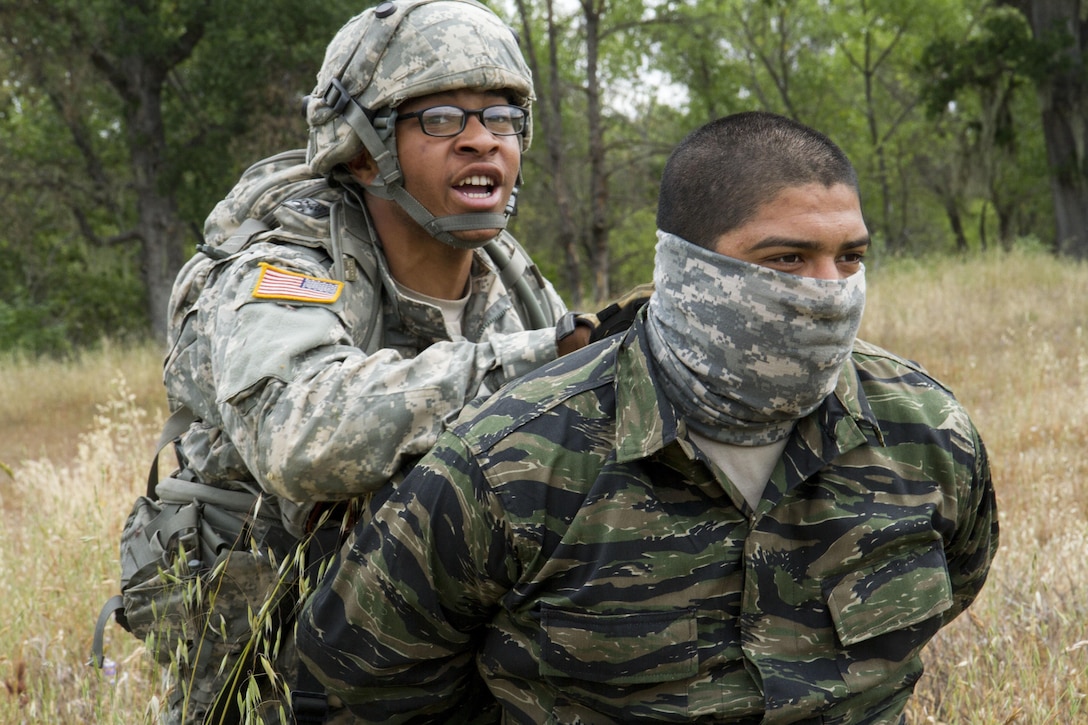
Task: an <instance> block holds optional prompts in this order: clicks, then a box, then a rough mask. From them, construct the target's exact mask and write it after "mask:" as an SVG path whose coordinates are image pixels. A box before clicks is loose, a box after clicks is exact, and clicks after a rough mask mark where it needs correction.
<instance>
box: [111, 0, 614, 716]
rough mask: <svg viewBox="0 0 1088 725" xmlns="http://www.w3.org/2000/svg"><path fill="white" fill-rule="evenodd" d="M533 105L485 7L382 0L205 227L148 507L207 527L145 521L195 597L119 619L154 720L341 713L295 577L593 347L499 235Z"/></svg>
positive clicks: (453, 1) (512, 52)
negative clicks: (487, 415)
mask: <svg viewBox="0 0 1088 725" xmlns="http://www.w3.org/2000/svg"><path fill="white" fill-rule="evenodd" d="M532 98H533V89H532V79H531V76H530V73H529V70H528V68H527V67H526V65H525V63H524V60H523V59H522V57H521V54H520V51H519V50H518V46H517V40H516V38H515V36H514V34H513V32H512V30H511V29H510V28H509V27H508V26H506V25H505V24H503V23H502V22H501V21H500V20H499V19H498V18H497V17H496V16H495V15H494V14H493V13H491V11H489V10H488V9H486V8H485V7H484V6H483V5H480V4H479V3H477V2H475V1H474V0H396V2H386V3H383V4H382V5H379V6H378V7H376V8H372V9H369V10H366V11H365V12H363V13H361V14H359V15H358V16H356V17H354V18H352V19H351V20H350V21H349V22H348V23H347V24H346V25H345V26H344V27H343V28H342V29H341V30H340V32H339V33H338V34H337V35H336V36H335V38H334V39H333V40H332V42H331V43H330V45H329V47H328V51H327V54H326V57H325V60H324V63H323V64H322V66H321V69H320V72H319V73H318V77H317V84H316V87H315V88H314V90H313V93H312V94H311V95H310V96H309V97H308V103H307V110H306V115H307V121H308V125H309V129H310V131H309V143H308V147H307V149H306V151H305V153H304V154H303V153H302V152H301V151H297V152H287V153H285V154H281V155H279V156H276V157H272V158H270V159H266V160H264V161H262V162H260V163H258V164H256V165H254V166H253V167H251V168H250V169H249V170H248V171H247V172H246V173H245V174H244V175H243V177H242V179H241V180H240V181H239V183H238V184H237V185H236V187H235V188H234V190H232V192H231V193H230V194H229V195H228V196H227V198H226V199H224V200H223V201H222V202H220V204H219V205H218V206H217V207H216V208H215V210H213V212H212V213H211V215H210V216H209V217H208V220H207V222H206V225H205V243H204V245H203V246H201V247H200V253H199V254H197V255H196V256H195V257H194V258H193V259H192V260H190V262H189V263H188V264H187V265H186V266H185V268H184V269H183V270H182V272H181V273H180V275H179V277H178V279H177V282H176V283H175V288H174V291H173V294H172V299H171V306H170V325H169V329H170V352H169V354H168V356H167V359H166V364H165V372H164V381H165V385H166V389H167V393H168V397H169V400H170V404H171V409H172V411H173V415H172V416H171V422H170V423H169V424H168V427H167V431H166V432H165V434H164V440H173V442H174V448H175V452H176V454H177V458H178V461H179V463H180V467H179V468H178V470H176V471H175V472H174V473H173V474H172V475H171V476H169V477H167V478H166V479H164V480H162V481H160V482H158V484H157V488H156V489H155V490H154V491H153V495H152V496H150V497H149V498H151V499H156V500H157V502H158V503H157V505H162V506H163V510H164V511H169V510H174V509H170V508H169V506H171V505H174V506H175V508H176V507H177V506H184V505H186V504H188V503H192V502H196V503H197V504H199V507H198V508H199V510H200V511H201V512H202V513H201V514H199V516H202V517H203V519H202V520H201V521H200V522H199V523H198V524H196V525H195V528H191V529H186V528H184V526H188V525H189V524H184V525H183V524H182V523H179V522H178V518H179V517H177V516H172V517H167V514H166V513H163V514H162V515H161V517H160V518H162V521H161V522H160V523H158V524H156V523H154V522H152V524H148V525H146V526H144V527H143V529H142V531H143V533H145V534H147V532H148V531H151V530H152V529H154V530H155V532H157V533H155V534H154V535H147V536H146V538H149V539H154V540H156V541H159V542H161V544H163V546H162V548H163V549H165V550H166V553H165V554H164V555H163V556H164V557H165V559H164V561H165V562H166V564H169V565H170V566H173V567H174V568H173V569H172V577H173V580H181V581H183V582H184V581H189V582H190V584H192V583H193V582H196V583H199V585H200V586H199V587H195V586H190V589H189V591H190V592H192V591H196V592H197V594H196V595H195V597H190V599H189V600H186V601H185V602H184V603H183V604H179V603H178V598H177V596H175V595H174V594H169V595H168V594H164V593H163V592H166V591H168V590H169V587H166V586H165V585H164V580H163V581H160V580H155V581H152V582H151V583H150V584H149V586H148V587H145V588H143V589H141V588H140V587H130V588H129V590H127V591H126V578H125V577H124V576H123V577H122V590H123V592H125V594H124V596H125V597H126V599H125V601H126V607H125V609H126V610H127V618H128V623H129V625H130V626H133V628H134V629H133V631H134V632H138V634H141V635H142V636H145V637H146V636H147V635H148V633H154V635H155V637H154V638H148V639H147V641H148V642H149V645H151V648H152V651H153V652H155V654H156V656H157V657H158V658H159V660H160V661H161V662H163V663H164V664H165V665H166V666H167V667H168V671H169V673H170V675H171V677H172V679H173V682H174V685H175V686H174V688H173V691H172V695H171V699H170V703H169V706H168V708H167V712H165V714H164V715H163V717H162V719H163V721H165V722H179V723H180V722H186V723H199V722H205V721H206V722H213V721H214V722H221V721H227V722H230V721H241V720H245V719H247V718H248V717H250V716H252V715H255V716H256V717H258V718H260V719H261V721H266V720H267V721H284V722H291V721H297V722H350V719H347V720H345V719H343V718H345V717H349V716H347V715H346V714H345V713H343V712H339V711H338V710H337V708H336V703H335V702H333V703H331V704H329V703H327V702H326V700H325V699H324V698H323V697H322V695H321V693H320V692H319V691H314V690H313V688H312V686H313V685H315V684H316V681H313V680H309V679H307V677H306V673H305V670H300V668H299V667H298V663H297V657H296V656H295V654H294V646H293V634H292V632H293V620H292V613H293V612H294V611H295V610H296V609H297V605H298V602H299V599H300V595H299V587H300V585H302V586H304V584H305V581H306V574H305V572H304V569H305V566H306V565H309V566H312V567H314V568H316V565H317V564H319V563H320V562H321V561H322V560H324V559H325V558H327V557H328V556H329V555H330V554H331V552H333V551H335V550H336V549H337V548H338V546H339V545H340V534H341V531H346V530H347V529H348V528H349V526H348V524H350V522H351V521H352V520H353V518H355V517H357V516H359V515H361V511H362V510H363V509H364V508H365V505H364V503H363V502H364V501H365V500H366V499H367V498H368V497H371V496H373V497H374V498H376V499H377V498H382V497H384V495H385V490H386V489H388V488H389V486H387V485H386V484H387V483H388V482H390V481H391V480H393V481H395V480H398V479H399V478H400V477H402V476H403V474H404V473H405V472H406V471H407V469H408V468H410V467H411V466H412V465H413V464H414V462H415V461H417V460H418V459H419V457H420V456H422V455H423V454H424V453H425V452H426V451H427V450H428V449H429V448H430V447H431V446H432V445H433V444H434V443H435V440H436V439H437V437H438V434H439V433H440V431H441V430H442V428H443V425H444V424H445V423H446V422H447V421H449V420H451V419H452V418H453V417H455V416H456V415H457V414H458V413H459V412H460V410H461V408H462V407H463V406H464V405H465V404H466V403H467V402H468V401H470V400H472V399H473V398H475V397H477V396H479V395H483V394H487V393H490V392H492V391H495V390H497V389H498V388H499V386H501V385H502V384H503V383H505V382H506V381H508V380H511V379H512V378H514V377H517V376H519V375H522V374H524V373H526V372H528V371H530V370H532V369H535V368H536V367H538V366H540V365H541V364H543V363H546V362H549V361H551V360H553V359H555V358H556V357H557V356H558V355H560V354H562V353H564V352H567V351H569V350H573V349H576V348H578V347H581V346H582V345H584V344H585V342H586V340H587V339H588V337H589V334H590V331H591V329H592V326H593V322H592V316H589V318H582V320H581V322H582V324H578V321H576V320H575V319H574V317H573V315H572V313H568V312H567V311H566V309H565V307H564V305H563V303H562V301H561V300H560V298H559V297H558V295H557V294H556V292H555V290H554V289H553V287H552V285H551V284H550V283H549V282H547V281H546V280H545V279H543V277H541V276H540V274H539V273H538V272H537V270H536V268H535V266H534V265H533V263H532V261H531V260H530V259H529V258H528V257H527V255H526V254H525V253H524V252H523V251H522V249H521V247H520V246H519V245H518V244H517V242H516V241H515V240H514V239H513V237H512V236H511V235H510V234H509V233H508V232H507V231H505V227H506V221H507V218H508V217H509V215H510V214H511V213H512V209H513V205H514V204H513V202H514V199H515V197H516V186H517V184H518V181H519V178H520V170H521V154H522V152H523V151H524V150H525V149H526V148H527V147H528V145H529V141H530V135H531V129H532V123H531V115H530V108H529V107H530V102H531V101H532ZM247 497H248V498H247ZM239 501H241V502H242V503H241V504H239ZM231 522H234V523H236V524H238V525H237V526H235V527H234V528H231V526H230V525H228V524H230V523H231ZM238 522H241V523H240V524H239V523H238ZM130 523H131V522H130ZM179 531H181V532H182V534H180V535H179ZM185 531H192V532H193V535H192V536H189V537H186V536H185V535H184V532H185ZM209 531H210V533H209ZM213 535H215V536H218V538H219V539H220V540H221V541H222V542H224V543H223V544H222V545H217V546H209V545H208V543H207V540H208V539H209V538H212V537H213ZM189 541H199V542H201V543H202V544H203V546H202V548H185V546H183V545H182V543H178V542H189ZM179 550H180V551H182V552H183V553H184V554H185V556H180V557H179V556H173V558H171V556H172V555H171V552H172V551H173V552H175V553H176V552H178V551H179ZM139 558H140V556H139V552H137V554H136V555H135V559H137V560H139ZM178 559H184V560H185V561H183V562H182V563H183V564H185V567H181V569H184V571H182V570H181V569H179V567H180V564H178V562H177V561H176V560H178ZM284 561H287V562H291V563H292V566H279V565H280V563H281V562H284ZM277 567H278V569H277ZM160 568H161V567H160ZM300 572H301V573H300ZM187 576H189V577H193V578H194V579H186V577H187ZM156 587H157V588H156ZM137 590H140V591H153V592H154V594H144V595H143V596H144V599H143V600H140V601H136V602H135V603H132V602H131V601H130V600H132V599H133V597H135V596H136V595H135V594H134V592H136V591H137ZM171 597H173V598H171ZM268 602H273V603H274V606H267V603H268ZM147 611H155V612H157V613H158V617H157V619H155V620H154V621H153V622H151V623H149V624H147V625H146V627H144V628H143V629H140V626H139V624H138V619H139V613H140V612H147ZM194 612H195V614H196V615H198V616H193V614H194ZM255 613H260V615H259V616H257V617H256V619H255V618H254V614H255ZM175 615H177V616H175ZM262 617H263V619H262ZM179 622H184V623H185V624H184V625H180V624H179ZM255 630H257V632H258V633H263V635H262V636H260V637H255ZM269 670H274V674H273V675H271V676H270V675H267V674H261V673H267V672H268V671H269ZM253 673H258V674H253ZM250 678H256V679H255V680H253V681H252V682H248V681H247V680H249V679H250ZM253 691H259V692H260V693H261V694H260V696H259V697H253V696H252V695H247V694H246V693H251V692H253ZM238 693H241V695H239V694H238ZM237 700H244V701H246V702H245V703H244V704H242V705H238V704H237V702H236V701H237ZM292 710H293V712H292ZM338 718H339V719H338Z"/></svg>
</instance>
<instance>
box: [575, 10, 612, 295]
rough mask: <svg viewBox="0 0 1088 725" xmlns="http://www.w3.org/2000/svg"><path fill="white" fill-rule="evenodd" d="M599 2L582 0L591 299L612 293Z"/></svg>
mask: <svg viewBox="0 0 1088 725" xmlns="http://www.w3.org/2000/svg"><path fill="white" fill-rule="evenodd" d="M601 7H603V3H602V4H601V5H598V4H597V0H583V3H582V8H583V11H584V13H585V21H586V96H587V115H588V122H589V190H590V191H589V196H590V264H591V265H592V269H593V295H594V302H601V301H604V300H607V299H609V298H610V297H611V296H612V291H611V288H610V286H609V267H610V260H609V252H608V236H609V225H608V197H609V193H608V172H607V170H606V169H605V163H604V162H605V147H604V126H603V124H602V122H601V88H600V78H599V76H598V70H597V60H598V54H599V52H600V40H601Z"/></svg>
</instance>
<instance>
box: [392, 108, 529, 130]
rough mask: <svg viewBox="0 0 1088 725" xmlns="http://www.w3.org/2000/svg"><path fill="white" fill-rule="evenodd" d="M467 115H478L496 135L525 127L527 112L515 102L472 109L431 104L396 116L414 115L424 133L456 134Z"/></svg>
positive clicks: (399, 119)
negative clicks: (507, 104) (511, 104)
mask: <svg viewBox="0 0 1088 725" xmlns="http://www.w3.org/2000/svg"><path fill="white" fill-rule="evenodd" d="M469 116H476V117H477V118H479V119H480V123H482V124H483V125H484V128H486V129H487V130H488V131H490V132H491V133H493V134H495V135H496V136H517V135H518V134H519V133H521V132H522V131H524V130H525V119H526V117H527V116H528V114H527V113H526V111H525V109H524V108H519V107H518V106H488V107H487V108H480V109H477V110H475V111H473V110H469V109H467V108H459V107H457V106H432V107H431V108H424V109H423V110H422V111H412V112H411V113H402V114H400V115H398V116H397V120H398V121H403V120H405V119H407V118H418V119H419V127H420V128H421V129H423V133H425V134H427V135H428V136H456V135H457V134H459V133H461V132H462V131H464V130H465V123H467V122H468V117H469Z"/></svg>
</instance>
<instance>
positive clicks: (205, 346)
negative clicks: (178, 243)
mask: <svg viewBox="0 0 1088 725" xmlns="http://www.w3.org/2000/svg"><path fill="white" fill-rule="evenodd" d="M327 192H328V190H327V188H326V194H324V195H323V194H320V193H318V194H314V195H313V196H312V197H309V198H307V199H304V200H295V201H293V202H289V203H285V204H282V205H280V206H279V207H277V208H276V210H275V214H274V215H275V220H276V224H277V226H276V227H275V228H274V229H272V230H269V231H265V232H261V233H259V234H258V235H256V236H255V237H254V238H253V239H252V240H250V241H249V243H248V246H246V247H245V248H243V249H241V250H240V251H238V252H237V253H235V254H234V255H233V256H230V257H229V258H227V259H225V260H215V259H213V258H211V257H207V256H204V255H197V256H196V257H194V258H193V259H192V260H190V262H189V263H188V264H187V265H186V266H185V268H184V269H183V270H182V272H181V274H180V275H179V277H178V281H177V283H176V284H175V288H174V291H173V295H172V298H171V306H170V309H171V314H170V325H169V330H170V345H171V350H170V354H169V356H168V358H167V360H166V368H165V374H164V380H165V384H166V388H167V392H168V395H169V397H170V400H171V402H172V404H173V407H176V406H177V405H178V404H184V405H186V406H188V407H189V408H190V409H191V410H193V411H194V412H195V413H196V415H197V417H198V418H199V419H200V423H198V424H194V425H193V426H191V427H190V429H189V431H188V432H187V433H186V434H185V435H184V436H183V437H182V439H181V442H180V445H179V447H178V448H179V452H180V454H181V455H182V456H183V458H184V460H183V463H184V464H185V465H186V466H188V467H189V468H191V469H193V470H195V471H199V478H200V480H201V481H202V482H203V483H210V484H221V485H227V486H232V487H234V486H235V484H234V483H232V482H238V481H241V482H247V481H256V482H257V483H259V484H260V487H261V489H262V490H264V491H266V492H268V493H272V494H275V495H276V496H279V497H282V498H283V499H286V501H285V502H283V505H284V507H285V512H287V513H288V514H289V515H290V516H291V517H292V519H293V520H291V521H289V523H290V524H291V525H292V528H293V533H295V534H296V535H297V534H298V533H300V531H301V528H300V526H299V523H300V519H304V518H305V515H306V514H305V512H302V513H300V512H298V511H297V510H296V509H295V508H294V507H292V506H291V504H290V502H295V503H299V502H304V503H312V502H315V501H327V500H343V499H346V498H349V497H352V496H356V495H360V494H365V493H367V492H370V491H373V490H374V489H376V488H377V487H379V486H380V485H381V484H383V483H384V482H386V481H388V480H389V478H390V477H392V476H393V475H394V474H395V473H396V472H397V471H398V470H400V469H401V468H402V467H403V466H405V465H406V464H407V463H408V462H411V461H413V460H414V459H415V458H418V457H419V456H421V455H422V454H423V453H425V452H426V451H427V450H428V449H429V448H430V447H431V446H432V445H433V444H434V442H435V440H436V439H437V437H438V434H439V432H440V431H441V429H442V427H443V425H444V423H445V422H446V421H447V419H449V418H450V417H452V416H454V415H456V414H457V413H458V412H459V411H460V410H461V408H462V406H463V405H464V404H465V403H466V402H468V401H469V400H471V399H472V398H473V397H475V396H476V395H477V394H479V393H481V392H485V393H486V392H490V391H493V390H496V389H497V388H498V387H499V386H500V385H501V384H502V383H504V382H505V381H507V380H510V379H512V378H514V377H517V376H518V375H521V374H524V373H526V372H528V371H529V370H531V369H534V368H536V367H538V366H540V365H541V364H543V363H545V362H548V361H549V360H552V359H554V358H555V354H556V350H555V331H554V329H552V328H546V329H542V330H528V329H526V324H525V323H524V322H523V321H522V315H521V313H520V312H519V309H520V306H519V305H520V301H519V300H518V298H517V297H516V296H515V295H514V294H513V293H512V292H511V291H510V290H509V289H508V288H507V287H506V286H505V285H504V284H503V282H502V281H501V279H500V278H499V277H498V275H497V274H496V270H495V269H494V267H493V266H492V263H491V261H490V260H489V258H488V257H487V255H486V254H484V253H483V252H477V253H476V260H475V262H474V266H473V274H472V278H471V280H470V296H471V297H470V301H469V304H468V307H467V308H466V310H465V316H464V320H463V325H464V330H465V336H466V339H463V340H458V341H451V340H450V339H449V335H448V333H447V332H446V328H445V324H444V322H443V319H442V314H441V311H440V310H439V309H438V308H437V307H435V306H433V305H429V304H426V303H423V302H419V301H416V300H413V299H410V298H408V297H405V296H403V295H401V294H399V293H398V292H397V286H396V283H395V282H394V281H393V279H392V277H391V276H390V274H389V271H388V269H387V268H386V265H385V261H384V258H383V257H382V256H381V255H380V254H379V253H378V252H377V249H376V247H375V246H374V245H373V243H372V242H371V241H370V240H369V239H368V238H367V237H366V234H367V232H366V230H367V228H368V222H367V221H366V220H365V218H363V216H362V215H363V212H362V211H361V210H360V209H357V208H353V207H351V206H350V205H347V204H344V203H343V202H331V201H329V200H328V199H327V198H325V197H326V196H327ZM334 206H335V207H337V210H336V212H335V213H334V210H333V207H334ZM334 217H335V218H337V219H338V221H339V222H340V224H341V229H340V231H339V233H340V237H341V239H342V240H343V244H344V254H345V255H346V256H347V257H348V261H349V262H350V264H347V265H345V266H346V268H347V269H348V270H355V271H354V273H351V274H348V275H347V279H345V280H344V282H345V289H344V292H343V293H342V294H341V295H340V297H339V299H337V300H336V301H335V302H332V303H325V302H300V301H297V300H292V301H290V302H289V303H288V302H284V301H282V300H267V299H260V298H257V297H255V296H254V294H253V292H254V289H255V288H256V286H257V282H258V278H259V276H260V274H261V272H262V269H263V268H262V266H261V265H262V263H264V264H272V265H274V266H276V267H279V268H282V269H286V270H290V271H293V272H298V273H301V274H305V275H309V276H313V277H317V278H330V277H332V276H333V269H332V268H333V260H332V258H331V257H330V254H329V250H328V249H327V247H326V246H325V245H327V244H328V239H329V238H330V235H331V230H330V226H329V225H330V223H331V220H332V219H333V218H334ZM220 236H223V235H222V234H221V235H220ZM498 241H499V244H500V246H501V247H502V249H504V251H505V252H506V253H507V254H508V255H510V256H512V257H516V256H517V254H518V252H517V250H516V248H515V243H514V241H513V240H512V238H511V237H509V236H508V235H507V234H505V233H504V234H502V235H501V236H500V237H499V240H498ZM366 268H371V269H375V270H376V271H377V275H378V279H376V280H371V279H370V278H369V277H368V275H367V274H365V273H364V272H363V271H362V270H364V269H366ZM538 279H540V281H541V283H542V284H541V285H540V286H537V287H535V289H536V294H537V295H538V299H539V302H540V304H541V305H542V307H543V309H544V310H546V311H547V312H548V313H550V315H552V316H558V315H561V314H563V312H564V311H565V309H564V306H563V303H562V301H561V300H560V299H559V297H558V295H557V294H556V293H555V291H554V289H553V288H552V287H551V285H550V283H547V282H545V281H543V279H542V278H538ZM375 310H380V313H381V314H380V316H379V317H378V320H377V324H378V327H379V328H380V329H379V330H378V336H377V339H378V340H380V348H381V349H378V350H376V351H374V352H373V354H367V353H366V352H364V351H363V350H362V349H361V348H362V347H364V346H365V342H366V338H367V337H368V335H369V333H370V332H371V327H372V325H371V319H372V317H373V314H374V311H375ZM251 472H258V473H257V474H256V475H254V473H251Z"/></svg>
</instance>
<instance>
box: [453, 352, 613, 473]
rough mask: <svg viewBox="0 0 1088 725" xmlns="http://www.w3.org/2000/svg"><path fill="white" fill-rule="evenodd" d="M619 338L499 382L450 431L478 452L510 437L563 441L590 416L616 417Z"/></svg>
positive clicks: (463, 413) (599, 418) (609, 419)
mask: <svg viewBox="0 0 1088 725" xmlns="http://www.w3.org/2000/svg"><path fill="white" fill-rule="evenodd" d="M619 344H620V341H619V340H618V339H608V340H603V341H601V342H600V343H597V344H594V345H589V346H587V347H584V348H582V349H581V350H578V351H576V352H573V353H571V354H569V355H565V356H563V357H561V358H559V359H557V360H553V361H552V362H550V363H547V364H546V365H543V366H541V367H540V368H537V369H536V370H534V371H533V372H531V373H529V374H528V375H525V376H524V377H521V378H518V379H517V380H514V381H512V382H510V383H508V384H507V385H505V386H503V387H502V388H501V389H500V390H499V391H498V392H496V393H495V394H494V395H493V396H491V397H490V398H487V399H485V400H477V401H474V402H473V403H471V404H470V405H468V406H466V407H465V409H464V411H462V414H461V416H460V417H459V418H458V419H457V422H456V423H455V424H454V427H453V432H454V433H455V434H456V435H457V436H458V437H460V438H461V439H462V440H463V441H464V442H465V444H466V445H467V446H469V448H470V449H472V450H474V451H475V452H481V451H484V450H487V449H490V448H492V447H493V446H495V445H498V444H499V442H500V441H503V440H505V439H507V438H508V437H509V436H511V435H513V434H515V433H518V432H524V433H528V434H530V435H539V434H543V435H545V436H546V437H547V439H548V440H551V441H554V442H556V443H557V444H562V443H563V441H564V440H566V439H567V438H569V437H572V436H580V435H582V432H580V431H579V430H578V428H579V425H580V424H582V425H584V424H585V423H586V422H587V421H589V420H597V421H606V422H610V421H611V420H612V419H613V418H614V415H615V392H614V386H613V383H614V382H615V367H616V349H617V348H618V346H619Z"/></svg>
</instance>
